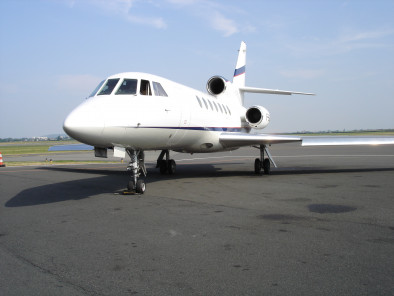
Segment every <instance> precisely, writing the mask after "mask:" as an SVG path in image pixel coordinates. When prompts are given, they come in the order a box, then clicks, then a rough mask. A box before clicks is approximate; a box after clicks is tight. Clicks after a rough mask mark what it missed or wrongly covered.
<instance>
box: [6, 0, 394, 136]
mask: <svg viewBox="0 0 394 296" xmlns="http://www.w3.org/2000/svg"><path fill="white" fill-rule="evenodd" d="M0 9H1V11H2V17H1V18H0V38H1V39H0V40H1V41H0V138H5V137H30V136H41V135H46V134H51V133H62V132H63V131H62V123H63V120H64V118H65V117H66V115H67V114H68V113H69V112H70V111H71V110H72V109H73V108H74V107H75V106H77V105H78V104H79V103H80V102H82V101H83V100H84V98H85V97H86V96H88V95H89V93H90V92H91V91H92V90H93V89H94V87H95V86H96V85H97V84H98V82H100V81H101V80H102V79H104V78H105V77H106V76H109V75H112V74H115V73H119V72H127V71H141V72H148V73H152V74H156V75H160V76H164V77H166V78H168V79H171V80H174V81H177V82H180V83H183V84H186V85H188V86H191V87H193V88H196V89H199V90H205V85H206V82H207V80H208V79H209V78H210V77H211V76H213V75H217V74H218V75H222V76H224V77H227V78H231V77H232V74H233V71H234V66H235V62H236V56H237V50H238V48H239V45H240V42H241V41H242V40H243V41H245V42H246V44H247V46H248V54H247V68H246V69H247V77H246V84H247V85H248V86H254V87H265V88H275V89H284V90H294V91H304V92H315V93H316V94H317V96H314V97H310V96H294V95H293V96H274V95H255V94H248V95H247V97H246V101H245V105H246V106H250V105H253V104H259V105H262V106H264V107H266V108H267V109H268V110H269V111H270V113H271V124H270V125H269V126H268V127H267V128H266V129H265V130H264V131H266V132H293V131H303V130H312V131H319V130H337V129H339V130H343V129H347V130H349V129H369V128H371V129H377V128H394V115H393V113H394V112H393V110H394V17H393V12H394V1H393V0H377V1H363V0H354V1H346V0H342V1H335V0H327V1H324V0H319V1H312V0H308V1H306V0H304V1H302V0H297V1H290V0H289V1H284V0H278V1H257V0H256V1H248V0H246V1H239V0H237V1H233V0H226V1H213V0H157V1H153V0H152V1H149V0H147V1H142V0H113V1H110V0H106V1H104V0H96V1H94V0H42V1H40V0H35V1H34V0H13V1H11V0H1V1H0ZM131 116H132V114H131Z"/></svg>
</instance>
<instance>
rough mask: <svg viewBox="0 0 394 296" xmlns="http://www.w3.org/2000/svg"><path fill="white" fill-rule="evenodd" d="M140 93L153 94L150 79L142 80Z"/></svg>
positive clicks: (144, 94)
mask: <svg viewBox="0 0 394 296" xmlns="http://www.w3.org/2000/svg"><path fill="white" fill-rule="evenodd" d="M140 94H141V95H143V96H151V95H152V91H151V89H150V84H149V81H148V80H141V86H140Z"/></svg>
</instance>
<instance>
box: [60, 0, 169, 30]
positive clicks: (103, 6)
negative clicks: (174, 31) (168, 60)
mask: <svg viewBox="0 0 394 296" xmlns="http://www.w3.org/2000/svg"><path fill="white" fill-rule="evenodd" d="M63 1H64V2H65V3H66V5H68V6H69V7H70V8H74V7H75V5H76V3H77V2H81V0H63ZM137 2H138V0H86V2H85V4H86V3H88V4H89V5H91V6H93V7H96V8H98V9H100V10H101V11H103V12H104V13H106V14H109V15H113V16H116V17H121V18H122V19H123V20H125V21H127V22H130V23H135V24H141V25H147V26H151V27H155V28H157V29H165V28H166V27H167V24H166V22H165V21H164V20H163V18H161V17H155V16H144V15H141V14H139V15H137V14H134V13H133V6H134V4H135V3H137ZM146 3H147V4H150V5H154V3H153V2H152V3H151V2H150V1H147V2H146ZM146 11H149V9H147V10H146Z"/></svg>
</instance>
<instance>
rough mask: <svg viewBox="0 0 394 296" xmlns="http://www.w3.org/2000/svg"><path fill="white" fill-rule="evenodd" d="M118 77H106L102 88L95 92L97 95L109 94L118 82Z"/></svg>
mask: <svg viewBox="0 0 394 296" xmlns="http://www.w3.org/2000/svg"><path fill="white" fill-rule="evenodd" d="M118 81H119V78H114V79H108V80H107V82H106V83H105V85H104V86H103V88H102V89H101V90H100V92H99V93H98V94H97V95H98V96H101V95H110V94H111V93H112V91H113V90H114V88H115V86H116V84H117V83H118Z"/></svg>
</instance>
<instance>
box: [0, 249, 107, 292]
mask: <svg viewBox="0 0 394 296" xmlns="http://www.w3.org/2000/svg"><path fill="white" fill-rule="evenodd" d="M0 248H1V250H2V251H3V252H5V253H7V254H8V255H10V256H12V257H14V258H15V259H16V260H18V261H19V262H21V263H22V264H24V265H28V266H30V267H32V268H33V269H35V270H36V271H38V272H40V273H43V274H46V275H49V276H51V277H53V278H55V279H56V280H57V281H58V282H59V283H62V284H64V285H68V286H71V287H72V288H74V289H76V290H78V291H80V292H82V293H83V294H86V295H103V294H99V293H97V292H96V291H93V290H90V289H88V288H86V287H83V286H81V285H78V284H76V283H74V282H72V281H71V280H68V279H66V278H64V277H62V276H60V275H59V274H57V273H54V272H53V271H51V270H50V269H48V268H45V267H42V266H40V265H38V264H37V263H35V262H33V261H31V260H29V259H28V258H26V257H24V256H22V255H20V254H18V253H16V252H15V251H12V250H10V249H8V248H7V247H6V246H4V245H3V244H0Z"/></svg>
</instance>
